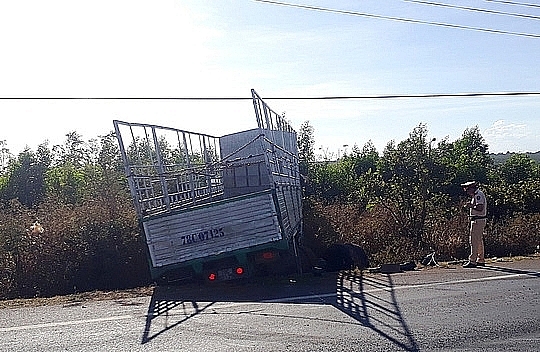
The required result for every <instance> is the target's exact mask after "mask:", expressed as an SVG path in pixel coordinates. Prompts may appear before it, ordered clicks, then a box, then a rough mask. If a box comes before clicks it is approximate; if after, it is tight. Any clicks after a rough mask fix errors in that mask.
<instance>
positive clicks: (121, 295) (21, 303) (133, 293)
mask: <svg viewBox="0 0 540 352" xmlns="http://www.w3.org/2000/svg"><path fill="white" fill-rule="evenodd" d="M525 259H536V260H540V253H537V254H534V255H531V256H520V257H505V258H488V259H486V263H487V264H490V263H492V264H493V263H503V262H514V261H519V260H525ZM462 263H463V261H456V262H440V263H438V265H437V266H423V265H421V264H417V267H416V269H415V270H416V271H423V270H425V271H432V270H444V269H446V268H449V267H455V266H460V265H462ZM269 280H270V285H271V284H272V282H273V283H279V282H282V281H290V280H295V281H296V280H298V281H303V283H304V284H308V285H309V284H314V285H317V284H318V283H317V281H318V278H317V277H315V276H313V275H312V274H306V275H304V276H302V277H300V278H287V277H281V278H265V279H262V280H257V282H255V283H253V284H254V285H269ZM186 285H187V286H186V289H187V288H188V287H189V286H190V285H191V284H189V283H188V284H186ZM198 285H200V284H198ZM198 285H197V286H198ZM231 287H233V290H234V286H231ZM155 288H156V286H154V285H151V286H144V287H137V288H132V289H126V290H118V291H92V292H82V293H77V294H71V295H65V296H55V297H47V298H28V299H12V300H0V309H5V308H19V307H38V306H45V305H71V304H75V303H84V302H88V301H97V300H122V299H129V298H134V297H142V296H152V294H153V293H154V290H155Z"/></svg>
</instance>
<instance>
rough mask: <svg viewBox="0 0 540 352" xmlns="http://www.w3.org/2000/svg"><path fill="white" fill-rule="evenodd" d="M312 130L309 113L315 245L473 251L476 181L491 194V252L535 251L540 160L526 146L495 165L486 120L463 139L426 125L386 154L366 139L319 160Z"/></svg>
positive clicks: (393, 254)
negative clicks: (470, 215) (471, 205)
mask: <svg viewBox="0 0 540 352" xmlns="http://www.w3.org/2000/svg"><path fill="white" fill-rule="evenodd" d="M313 136H314V130H313V128H312V126H311V125H310V124H309V121H306V122H304V124H302V126H301V128H300V131H299V138H298V141H299V151H300V160H301V169H302V173H303V174H305V175H306V177H305V179H304V182H305V183H304V194H305V196H306V202H305V203H306V211H305V212H306V214H307V216H310V217H309V218H308V220H306V221H307V222H308V223H307V224H306V226H307V229H308V231H310V232H311V233H310V238H311V240H312V244H313V245H314V246H315V247H321V245H322V246H323V247H324V244H325V243H326V244H327V243H329V242H331V241H333V240H335V239H336V238H339V239H341V240H342V241H350V242H355V243H357V244H363V245H364V246H365V247H367V248H368V252H369V253H371V255H372V256H374V257H375V258H374V259H376V260H375V261H379V262H380V261H385V260H392V261H396V260H408V259H415V258H418V257H419V256H421V255H422V254H425V253H427V252H429V251H433V252H436V253H437V254H438V255H439V257H440V258H444V259H448V260H450V259H460V258H465V257H466V254H467V253H466V252H467V250H468V247H467V246H468V245H467V243H468V238H467V236H468V230H467V227H468V221H467V216H466V215H467V214H466V211H465V210H464V208H463V206H464V204H465V202H468V201H470V200H469V199H468V198H467V196H466V195H465V193H464V192H463V190H462V188H461V186H460V184H462V183H464V182H466V181H470V180H475V181H477V182H479V184H480V185H481V188H482V189H484V191H485V193H486V194H487V197H488V204H489V206H488V216H489V227H488V233H487V234H486V237H487V239H486V242H487V246H486V248H487V251H488V253H489V254H491V255H499V256H502V255H517V254H530V253H534V251H535V250H536V249H537V246H538V245H540V231H539V230H540V164H539V163H538V162H536V161H535V160H533V159H531V158H530V156H528V155H526V154H520V153H518V154H512V155H511V156H510V157H509V158H507V159H506V160H505V161H504V162H503V163H501V164H495V163H494V160H493V158H492V157H491V156H490V154H489V150H488V145H487V143H486V142H485V140H484V138H483V137H482V135H481V134H480V131H479V129H478V127H473V128H468V129H466V130H465V131H464V132H463V134H462V136H461V137H460V138H458V139H457V140H455V141H450V140H449V139H448V138H445V139H443V140H440V141H436V140H435V139H433V138H430V137H429V134H428V130H427V128H426V126H425V125H424V124H420V125H418V126H417V127H416V128H414V129H413V130H412V131H411V132H410V134H409V137H408V138H407V139H405V140H403V141H401V142H399V143H396V142H394V141H390V142H388V144H387V145H386V147H385V148H384V150H383V151H382V153H379V152H378V151H377V150H376V149H375V147H374V146H373V143H372V142H368V143H366V144H365V145H364V146H363V147H362V148H359V147H358V146H354V148H353V150H352V152H351V153H349V154H347V155H344V156H343V157H341V158H339V159H338V160H334V161H330V160H325V161H317V160H315V152H314V148H313V147H314V144H315V143H314V137H313ZM307 208H309V209H307ZM336 219H339V221H336ZM314 223H317V224H318V225H316V226H314V227H313V228H312V227H311V224H314Z"/></svg>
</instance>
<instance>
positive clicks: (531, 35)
mask: <svg viewBox="0 0 540 352" xmlns="http://www.w3.org/2000/svg"><path fill="white" fill-rule="evenodd" d="M254 1H255V2H261V3H267V4H271V5H278V6H286V7H293V8H298V9H305V10H312V11H320V12H329V13H337V14H342V15H351V16H360V17H367V18H376V19H383V20H390V21H397V22H405V23H414V24H425V25H430V26H439V27H447V28H454V29H464V30H471V31H477V32H486V33H493V34H505V35H514V36H519V37H528V38H540V34H536V33H522V32H510V31H503V30H498V29H491V28H482V27H472V26H464V25H458V24H452V23H444V22H431V21H422V20H415V19H411V18H403V17H393V16H384V15H375V14H370V13H364V12H357V11H349V10H337V9H331V8H326V7H318V6H309V5H301V4H294V3H288V2H281V1H273V0H254Z"/></svg>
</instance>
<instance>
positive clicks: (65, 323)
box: [0, 273, 540, 332]
mask: <svg viewBox="0 0 540 352" xmlns="http://www.w3.org/2000/svg"><path fill="white" fill-rule="evenodd" d="M530 274H531V273H523V274H511V275H500V276H490V277H483V278H476V279H464V280H455V281H445V282H433V283H427V284H418V285H404V286H394V287H383V288H374V289H371V290H364V291H362V292H363V293H374V292H382V291H387V292H389V291H394V290H405V289H418V288H425V287H435V286H443V285H455V284H465V283H471V282H482V281H494V280H505V279H513V278H518V277H523V276H528V275H530ZM534 274H539V275H540V273H534ZM335 296H337V293H326V294H320V295H317V294H314V295H308V296H296V297H285V298H277V299H269V300H262V301H259V302H252V303H255V304H256V303H285V302H294V301H300V300H308V299H321V298H329V297H335ZM230 306H235V304H231V305H230ZM219 308H223V306H220V307H219ZM133 317H134V316H133V315H118V316H113V317H107V318H95V319H85V320H71V321H61V322H51V323H43V324H32V325H21V326H13V327H6V328H1V327H0V332H10V331H21V330H30V329H41V328H51V327H57V326H70V325H82V324H89V323H100V322H105V321H118V320H125V319H132V318H133Z"/></svg>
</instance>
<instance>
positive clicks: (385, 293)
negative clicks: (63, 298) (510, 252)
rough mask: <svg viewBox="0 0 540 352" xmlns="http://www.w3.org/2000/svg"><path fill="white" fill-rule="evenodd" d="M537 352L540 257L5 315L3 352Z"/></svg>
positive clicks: (196, 290)
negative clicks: (482, 265)
mask: <svg viewBox="0 0 540 352" xmlns="http://www.w3.org/2000/svg"><path fill="white" fill-rule="evenodd" d="M473 350H474V351H478V350H480V351H540V259H524V260H520V261H514V262H501V263H491V264H488V266H486V267H485V268H476V269H463V268H461V267H460V266H457V265H456V266H449V267H447V268H440V267H439V268H426V269H424V270H417V271H412V272H403V273H397V274H380V273H368V274H366V273H364V274H362V275H350V274H347V273H341V274H337V273H334V274H331V273H325V274H324V275H323V276H322V277H312V276H309V275H308V276H304V277H299V278H296V279H281V280H277V279H272V280H265V281H260V282H255V283H223V284H218V285H213V286H205V285H182V286H169V287H156V288H155V289H154V291H153V294H152V295H151V296H141V297H131V298H117V299H107V300H91V301H74V302H71V303H63V304H53V305H43V306H37V307H19V308H4V309H0V351H250V352H253V351H265V352H268V351H473Z"/></svg>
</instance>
